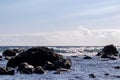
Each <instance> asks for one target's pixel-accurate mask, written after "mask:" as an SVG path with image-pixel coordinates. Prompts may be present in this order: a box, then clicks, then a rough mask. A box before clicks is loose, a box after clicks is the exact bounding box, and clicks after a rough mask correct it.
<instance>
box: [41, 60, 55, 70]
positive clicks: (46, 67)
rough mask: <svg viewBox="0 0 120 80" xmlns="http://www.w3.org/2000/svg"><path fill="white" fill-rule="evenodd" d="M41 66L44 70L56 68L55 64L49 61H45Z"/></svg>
mask: <svg viewBox="0 0 120 80" xmlns="http://www.w3.org/2000/svg"><path fill="white" fill-rule="evenodd" d="M43 67H44V69H45V70H55V69H56V68H55V65H54V64H53V63H51V62H49V61H47V62H46V63H45V65H44V66H43Z"/></svg>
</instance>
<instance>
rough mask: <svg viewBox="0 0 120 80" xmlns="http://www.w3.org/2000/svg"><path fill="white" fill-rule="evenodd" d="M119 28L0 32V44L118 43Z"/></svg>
mask: <svg viewBox="0 0 120 80" xmlns="http://www.w3.org/2000/svg"><path fill="white" fill-rule="evenodd" d="M119 35H120V30H115V29H104V30H90V29H86V28H84V27H82V26H80V27H79V28H77V29H75V30H66V31H54V32H51V33H50V32H47V33H31V34H4V35H3V34H1V35H0V45H1V46H101V45H102V46H104V45H107V44H115V45H120V42H119V41H120V36H119Z"/></svg>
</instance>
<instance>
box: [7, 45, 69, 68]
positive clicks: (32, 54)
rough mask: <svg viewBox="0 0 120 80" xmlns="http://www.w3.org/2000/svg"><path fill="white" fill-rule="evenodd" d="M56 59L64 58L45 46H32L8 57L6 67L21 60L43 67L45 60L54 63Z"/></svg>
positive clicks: (14, 65) (16, 64)
mask: <svg viewBox="0 0 120 80" xmlns="http://www.w3.org/2000/svg"><path fill="white" fill-rule="evenodd" d="M58 60H64V58H63V56H62V55H60V54H57V53H55V52H54V50H53V49H49V48H47V47H32V48H30V49H28V50H26V51H24V52H23V53H21V54H19V55H17V56H16V57H14V58H12V59H10V60H9V61H8V63H7V67H13V68H15V67H17V66H19V65H20V64H21V63H23V62H27V63H28V64H30V65H32V66H34V67H36V66H42V67H43V66H44V65H45V64H46V62H51V63H52V64H55V62H56V61H58ZM66 64H67V62H66Z"/></svg>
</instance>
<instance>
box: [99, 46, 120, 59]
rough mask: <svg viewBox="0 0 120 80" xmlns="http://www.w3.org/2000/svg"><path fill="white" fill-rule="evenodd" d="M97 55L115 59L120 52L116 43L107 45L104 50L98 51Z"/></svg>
mask: <svg viewBox="0 0 120 80" xmlns="http://www.w3.org/2000/svg"><path fill="white" fill-rule="evenodd" d="M97 56H101V58H110V59H111V58H112V59H113V56H119V52H118V51H117V48H116V47H115V46H114V45H107V46H105V47H104V48H103V49H102V51H100V52H98V54H97Z"/></svg>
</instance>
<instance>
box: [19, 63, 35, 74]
mask: <svg viewBox="0 0 120 80" xmlns="http://www.w3.org/2000/svg"><path fill="white" fill-rule="evenodd" d="M18 71H20V73H21V74H32V73H33V72H34V67H33V66H32V65H29V64H27V63H21V64H20V65H19V66H18Z"/></svg>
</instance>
